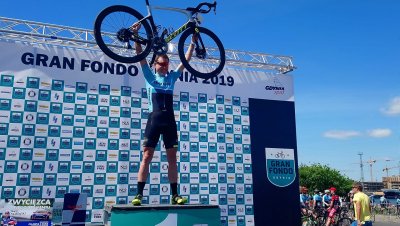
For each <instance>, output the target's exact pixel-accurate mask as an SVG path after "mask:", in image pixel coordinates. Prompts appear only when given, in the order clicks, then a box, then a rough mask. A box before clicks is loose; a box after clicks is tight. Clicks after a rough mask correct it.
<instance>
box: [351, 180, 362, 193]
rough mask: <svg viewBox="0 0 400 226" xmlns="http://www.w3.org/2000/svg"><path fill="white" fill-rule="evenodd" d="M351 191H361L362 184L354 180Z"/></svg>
mask: <svg viewBox="0 0 400 226" xmlns="http://www.w3.org/2000/svg"><path fill="white" fill-rule="evenodd" d="M352 191H353V192H354V193H357V192H360V191H363V186H362V184H361V183H360V182H354V183H353V186H352Z"/></svg>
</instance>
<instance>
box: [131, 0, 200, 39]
mask: <svg viewBox="0 0 400 226" xmlns="http://www.w3.org/2000/svg"><path fill="white" fill-rule="evenodd" d="M146 8H147V15H146V16H145V17H144V18H143V19H142V20H140V21H139V22H141V21H144V20H148V21H149V22H150V26H151V29H152V31H153V37H155V38H159V35H158V29H157V26H156V24H155V22H154V18H153V14H152V9H155V10H167V11H175V12H179V13H183V14H185V15H186V16H187V17H188V21H187V22H186V23H185V24H183V25H182V26H181V27H179V28H178V29H176V30H175V31H173V32H172V33H171V34H169V35H168V36H167V37H166V38H164V41H165V42H166V43H169V42H171V40H172V39H174V38H176V37H177V36H178V35H179V34H181V33H182V32H184V31H185V30H186V29H188V28H190V27H193V26H195V27H197V26H199V25H200V19H199V18H197V15H198V13H192V12H190V11H187V10H185V9H179V8H172V7H162V6H150V4H149V0H146Z"/></svg>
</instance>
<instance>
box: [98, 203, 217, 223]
mask: <svg viewBox="0 0 400 226" xmlns="http://www.w3.org/2000/svg"><path fill="white" fill-rule="evenodd" d="M105 211H106V213H105V216H106V217H105V225H108V226H119V225H124V226H125V225H126V226H129V225H132V226H219V225H221V217H220V209H219V207H218V206H217V205H193V204H192V205H142V206H133V205H114V206H111V207H107V208H106V209H105Z"/></svg>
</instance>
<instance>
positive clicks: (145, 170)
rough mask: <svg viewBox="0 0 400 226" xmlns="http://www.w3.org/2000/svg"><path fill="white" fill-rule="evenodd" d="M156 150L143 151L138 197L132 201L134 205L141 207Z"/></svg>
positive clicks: (147, 148)
mask: <svg viewBox="0 0 400 226" xmlns="http://www.w3.org/2000/svg"><path fill="white" fill-rule="evenodd" d="M153 155H154V148H152V147H144V149H143V158H142V161H141V162H140V168H139V172H138V184H137V187H138V193H137V195H136V197H135V198H134V199H133V200H132V204H133V205H141V204H142V197H143V190H144V187H145V185H146V181H147V177H148V175H149V165H150V162H151V160H152V159H153Z"/></svg>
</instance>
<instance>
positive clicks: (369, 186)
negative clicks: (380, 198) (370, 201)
mask: <svg viewBox="0 0 400 226" xmlns="http://www.w3.org/2000/svg"><path fill="white" fill-rule="evenodd" d="M363 185H364V189H363V191H364V192H377V191H381V190H382V189H384V188H385V187H384V184H383V182H364V183H363Z"/></svg>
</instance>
